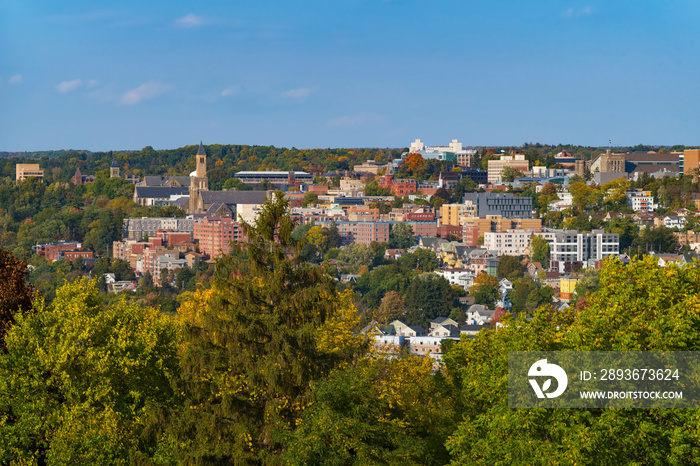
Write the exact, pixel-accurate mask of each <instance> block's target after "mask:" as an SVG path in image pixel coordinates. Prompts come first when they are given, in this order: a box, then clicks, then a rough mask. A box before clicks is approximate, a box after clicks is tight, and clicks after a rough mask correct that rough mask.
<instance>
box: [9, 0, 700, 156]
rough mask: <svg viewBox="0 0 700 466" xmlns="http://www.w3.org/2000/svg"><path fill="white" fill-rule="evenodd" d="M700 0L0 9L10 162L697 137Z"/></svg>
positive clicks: (27, 3) (76, 1)
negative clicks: (256, 148)
mask: <svg viewBox="0 0 700 466" xmlns="http://www.w3.org/2000/svg"><path fill="white" fill-rule="evenodd" d="M699 20H700V2H697V1H696V0H687V1H674V0H663V1H645V0H615V1H610V0H606V1H603V0H600V1H577V0H572V1H567V0H541V1H537V0H535V1H529V2H523V1H515V0H513V1H506V0H491V1H483V0H482V1H478V2H476V1H470V0H455V1H452V0H351V1H350V0H332V1H329V0H323V1H315V0H313V1H312V0H295V1H271V0H256V1H243V0H235V1H231V0H228V1H219V0H209V1H208V2H190V1H179V0H167V1H163V0H149V1H143V0H138V1H134V0H120V1H119V2H104V1H102V2H100V1H94V0H92V1H87V0H62V1H54V0H51V1H38V0H37V1H31V0H0V151H35V150H59V149H85V150H91V151H103V150H126V149H133V150H139V149H141V148H143V147H145V146H152V147H153V148H155V149H172V148H177V147H182V146H184V145H190V144H197V143H199V141H200V140H202V141H204V143H205V144H217V143H218V144H250V145H274V146H276V147H297V148H327V147H330V148H337V147H352V148H354V147H392V148H399V147H407V146H408V145H410V143H411V142H412V141H413V140H415V139H417V138H420V139H421V140H422V141H423V142H424V143H426V144H427V145H446V144H448V143H449V141H451V140H452V139H459V141H460V142H462V143H463V144H465V145H468V146H509V145H520V144H523V143H526V142H532V143H535V142H540V143H543V144H559V143H562V144H582V145H590V146H607V145H608V144H609V143H610V142H609V141H612V145H613V146H624V145H635V144H640V143H642V144H651V145H675V144H685V145H698V144H700V31H699V30H698V27H697V24H699Z"/></svg>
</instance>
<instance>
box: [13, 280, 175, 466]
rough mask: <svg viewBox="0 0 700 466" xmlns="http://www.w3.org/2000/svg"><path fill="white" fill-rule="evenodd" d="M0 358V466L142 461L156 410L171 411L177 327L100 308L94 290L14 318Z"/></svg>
mask: <svg viewBox="0 0 700 466" xmlns="http://www.w3.org/2000/svg"><path fill="white" fill-rule="evenodd" d="M6 343H7V353H6V354H2V355H0V439H2V440H0V462H2V463H3V464H126V463H128V462H129V458H131V459H133V460H134V461H136V459H140V460H142V461H145V462H149V461H148V460H149V459H152V458H153V457H154V456H155V455H156V451H157V439H156V436H155V435H154V433H153V431H150V432H149V431H148V429H147V427H148V426H149V424H150V417H151V416H152V415H155V408H156V407H161V408H163V409H171V408H172V407H173V403H174V400H175V393H174V392H173V390H172V388H171V385H170V380H169V377H170V376H171V375H172V374H174V373H176V372H177V371H178V362H177V350H178V346H179V344H180V340H179V331H178V326H177V323H176V322H175V321H173V320H172V319H171V318H170V317H168V316H165V315H163V314H161V313H160V312H159V311H158V310H156V309H152V308H143V307H141V306H139V305H134V304H126V303H125V302H124V301H120V302H119V303H118V304H116V305H115V306H109V307H108V306H104V305H103V304H102V302H101V301H100V298H99V296H98V292H97V290H96V288H95V285H94V282H89V281H87V280H85V279H82V280H79V281H76V282H74V283H71V284H66V285H64V286H63V287H61V288H60V289H59V290H58V296H57V298H56V299H55V300H54V303H53V305H52V306H47V305H45V303H44V302H43V301H39V302H38V303H37V304H36V309H35V312H33V313H32V314H29V313H22V314H21V316H20V317H18V319H17V324H16V325H15V326H14V327H13V328H12V329H11V330H10V332H9V333H8V334H7V337H6Z"/></svg>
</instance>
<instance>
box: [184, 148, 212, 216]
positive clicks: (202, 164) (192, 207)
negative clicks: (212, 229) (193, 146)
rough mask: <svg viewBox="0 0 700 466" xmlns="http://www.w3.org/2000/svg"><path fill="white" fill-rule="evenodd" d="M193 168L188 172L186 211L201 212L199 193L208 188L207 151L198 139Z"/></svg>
mask: <svg viewBox="0 0 700 466" xmlns="http://www.w3.org/2000/svg"><path fill="white" fill-rule="evenodd" d="M194 158H195V168H194V171H193V172H192V173H191V174H190V189H189V192H190V200H189V205H188V209H187V213H190V214H194V213H201V211H202V206H201V204H200V197H201V196H200V193H201V192H202V191H208V190H209V180H208V179H207V153H206V151H205V150H204V144H202V141H199V149H198V150H197V155H195V157H194Z"/></svg>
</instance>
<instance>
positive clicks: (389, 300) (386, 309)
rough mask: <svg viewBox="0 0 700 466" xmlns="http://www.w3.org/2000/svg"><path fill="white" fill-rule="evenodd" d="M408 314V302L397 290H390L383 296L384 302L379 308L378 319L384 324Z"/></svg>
mask: <svg viewBox="0 0 700 466" xmlns="http://www.w3.org/2000/svg"><path fill="white" fill-rule="evenodd" d="M405 315H406V304H404V302H403V299H401V295H400V294H399V293H397V292H396V291H389V292H388V293H387V294H385V295H384V297H383V298H382V303H381V304H380V305H379V308H378V309H377V314H376V316H377V321H378V322H380V323H383V324H386V323H387V322H391V321H392V320H395V319H402V318H403V317H404V316H405Z"/></svg>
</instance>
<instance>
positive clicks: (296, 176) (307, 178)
mask: <svg viewBox="0 0 700 466" xmlns="http://www.w3.org/2000/svg"><path fill="white" fill-rule="evenodd" d="M233 177H234V178H236V179H238V180H241V181H242V182H244V183H245V184H249V185H258V184H260V183H262V182H263V181H269V182H270V183H272V184H295V183H304V184H311V183H313V181H314V177H313V175H312V174H311V173H307V172H302V171H288V172H283V171H259V172H253V171H242V172H238V173H236V174H234V175H233Z"/></svg>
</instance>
